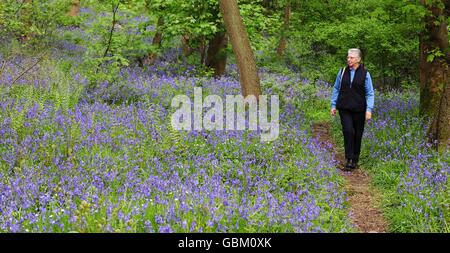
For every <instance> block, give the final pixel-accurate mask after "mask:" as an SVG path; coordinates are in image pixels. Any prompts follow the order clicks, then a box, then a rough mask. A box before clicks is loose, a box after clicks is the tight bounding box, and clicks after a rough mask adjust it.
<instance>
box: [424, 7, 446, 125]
mask: <svg viewBox="0 0 450 253" xmlns="http://www.w3.org/2000/svg"><path fill="white" fill-rule="evenodd" d="M444 1H448V0H444ZM421 2H422V4H424V5H425V3H424V2H425V0H421ZM426 7H427V8H428V9H429V10H430V11H431V12H432V15H430V16H427V17H426V18H425V31H424V32H423V33H422V34H420V65H419V75H420V114H421V115H422V116H425V117H427V118H431V117H433V115H434V114H435V112H436V110H437V108H438V107H439V101H440V97H441V94H442V91H443V88H444V84H445V79H446V73H447V72H446V70H445V68H446V67H447V63H446V62H445V61H442V60H440V59H441V57H435V58H434V59H433V61H431V62H429V61H428V60H427V58H428V55H429V54H430V53H431V52H432V51H433V50H435V49H439V50H440V51H441V52H442V53H445V54H446V53H447V50H448V31H447V24H446V20H445V21H439V18H440V17H441V18H442V17H443V15H444V11H445V10H442V9H439V8H437V7H430V6H426ZM435 22H439V25H436V24H435Z"/></svg>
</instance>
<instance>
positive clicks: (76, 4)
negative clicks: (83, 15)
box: [68, 0, 81, 17]
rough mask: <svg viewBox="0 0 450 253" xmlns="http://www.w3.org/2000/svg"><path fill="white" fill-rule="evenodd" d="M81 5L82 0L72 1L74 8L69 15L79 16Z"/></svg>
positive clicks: (71, 8)
mask: <svg viewBox="0 0 450 253" xmlns="http://www.w3.org/2000/svg"><path fill="white" fill-rule="evenodd" d="M80 5H81V4H80V0H72V7H70V11H69V13H68V15H69V16H71V17H76V16H78V13H80Z"/></svg>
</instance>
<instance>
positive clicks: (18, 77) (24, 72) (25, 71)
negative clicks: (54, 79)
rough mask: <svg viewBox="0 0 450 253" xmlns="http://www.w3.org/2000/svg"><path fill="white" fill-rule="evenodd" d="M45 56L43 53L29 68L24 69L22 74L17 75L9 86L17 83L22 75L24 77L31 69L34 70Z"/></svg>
mask: <svg viewBox="0 0 450 253" xmlns="http://www.w3.org/2000/svg"><path fill="white" fill-rule="evenodd" d="M45 55H46V53H43V54H42V55H41V56H40V57H39V59H38V60H37V61H36V62H35V63H34V64H33V65H31V66H30V67H29V68H27V69H25V70H24V71H22V73H21V74H20V75H18V76H17V77H16V78H14V80H13V81H12V82H11V85H12V84H14V83H15V82H17V81H18V80H19V79H20V78H21V77H22V76H23V75H25V74H26V73H28V71H30V70H31V69H32V68H34V67H35V66H36V65H37V64H38V63H39V62H41V61H42V59H44V56H45Z"/></svg>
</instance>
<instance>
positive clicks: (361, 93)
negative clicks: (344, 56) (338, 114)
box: [336, 64, 367, 112]
mask: <svg viewBox="0 0 450 253" xmlns="http://www.w3.org/2000/svg"><path fill="white" fill-rule="evenodd" d="M366 75H367V70H366V68H364V66H363V65H362V64H360V65H359V66H358V68H357V69H356V71H355V76H354V77H353V82H352V85H351V87H350V68H349V67H348V66H347V67H346V68H345V72H344V75H343V76H342V80H341V88H340V90H339V95H338V99H337V102H336V109H338V110H349V111H354V112H364V111H366V108H367V103H366V87H365V83H366Z"/></svg>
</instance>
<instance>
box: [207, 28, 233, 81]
mask: <svg viewBox="0 0 450 253" xmlns="http://www.w3.org/2000/svg"><path fill="white" fill-rule="evenodd" d="M227 45H228V37H227V34H226V33H225V32H218V33H216V34H215V35H214V38H213V39H212V40H210V41H209V46H208V55H207V57H206V64H205V65H206V66H207V67H210V68H213V69H214V77H220V76H223V75H224V74H225V66H226V64H227V53H226V48H227Z"/></svg>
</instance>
